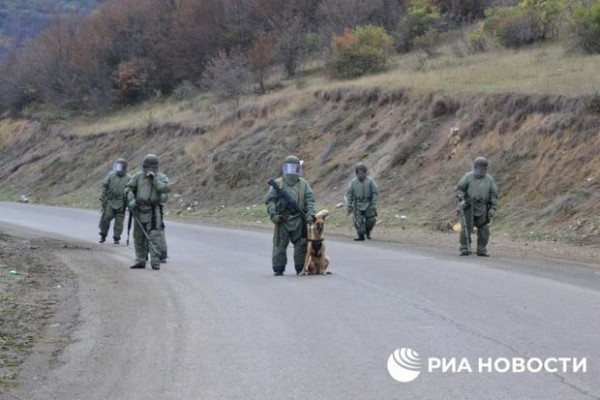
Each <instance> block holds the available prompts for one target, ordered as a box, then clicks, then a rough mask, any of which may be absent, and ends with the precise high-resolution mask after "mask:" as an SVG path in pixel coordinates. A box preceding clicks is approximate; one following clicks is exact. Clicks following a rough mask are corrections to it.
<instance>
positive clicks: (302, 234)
mask: <svg viewBox="0 0 600 400" xmlns="http://www.w3.org/2000/svg"><path fill="white" fill-rule="evenodd" d="M290 242H291V243H292V244H293V245H294V268H295V269H296V272H298V271H299V270H302V267H303V266H304V259H305V258H306V227H305V226H304V222H303V220H302V218H294V219H292V220H289V221H285V222H281V223H278V224H275V231H274V232H273V259H272V260H273V272H283V271H285V266H286V264H287V248H288V245H289V243H290Z"/></svg>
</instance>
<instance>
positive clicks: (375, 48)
mask: <svg viewBox="0 0 600 400" xmlns="http://www.w3.org/2000/svg"><path fill="white" fill-rule="evenodd" d="M391 51H392V38H391V37H390V35H388V34H387V32H386V31H385V29H383V28H382V27H379V26H374V25H367V26H363V27H357V28H356V29H353V30H352V29H347V30H346V32H345V33H344V34H343V35H341V36H337V35H334V36H333V38H332V39H331V59H330V61H329V68H330V73H331V74H332V75H333V76H334V77H336V78H341V79H350V78H356V77H359V76H362V75H365V74H370V73H375V72H380V71H383V70H384V69H385V67H386V64H387V62H388V59H389V56H390V54H391Z"/></svg>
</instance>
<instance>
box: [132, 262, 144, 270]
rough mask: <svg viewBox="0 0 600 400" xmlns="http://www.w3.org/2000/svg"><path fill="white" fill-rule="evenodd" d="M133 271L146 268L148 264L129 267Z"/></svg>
mask: <svg viewBox="0 0 600 400" xmlns="http://www.w3.org/2000/svg"><path fill="white" fill-rule="evenodd" d="M129 268H131V269H142V268H146V263H136V264H133V265H132V266H131V267H129Z"/></svg>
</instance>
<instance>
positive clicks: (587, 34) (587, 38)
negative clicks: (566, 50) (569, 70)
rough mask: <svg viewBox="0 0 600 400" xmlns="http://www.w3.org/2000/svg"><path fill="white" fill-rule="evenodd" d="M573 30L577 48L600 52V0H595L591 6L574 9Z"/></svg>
mask: <svg viewBox="0 0 600 400" xmlns="http://www.w3.org/2000/svg"><path fill="white" fill-rule="evenodd" d="M571 30H572V32H573V42H572V45H573V47H574V49H575V50H579V51H583V52H585V53H588V54H598V53H600V0H595V1H594V2H593V3H592V4H590V5H589V7H576V8H575V9H574V11H573V18H572V20H571Z"/></svg>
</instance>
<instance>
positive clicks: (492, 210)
mask: <svg viewBox="0 0 600 400" xmlns="http://www.w3.org/2000/svg"><path fill="white" fill-rule="evenodd" d="M494 215H496V210H494V209H490V210H488V214H487V216H488V219H492V218H494Z"/></svg>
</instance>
